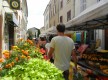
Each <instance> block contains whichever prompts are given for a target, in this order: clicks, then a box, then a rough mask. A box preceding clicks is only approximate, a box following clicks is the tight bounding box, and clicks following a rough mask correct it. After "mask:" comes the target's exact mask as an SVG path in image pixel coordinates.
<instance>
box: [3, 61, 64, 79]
mask: <svg viewBox="0 0 108 80" xmlns="http://www.w3.org/2000/svg"><path fill="white" fill-rule="evenodd" d="M1 80H64V78H63V75H62V71H60V70H58V69H57V68H56V67H55V66H54V65H53V64H52V63H50V62H48V61H45V60H41V59H30V60H29V62H28V63H24V64H23V65H16V66H15V67H14V68H13V69H12V70H10V71H9V73H8V76H5V77H2V79H1Z"/></svg>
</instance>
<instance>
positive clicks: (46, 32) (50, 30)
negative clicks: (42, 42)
mask: <svg viewBox="0 0 108 80" xmlns="http://www.w3.org/2000/svg"><path fill="white" fill-rule="evenodd" d="M44 33H45V34H57V30H56V27H55V26H52V27H51V28H49V29H47V30H46V31H44Z"/></svg>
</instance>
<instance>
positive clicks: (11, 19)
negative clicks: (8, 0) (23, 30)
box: [4, 7, 19, 27]
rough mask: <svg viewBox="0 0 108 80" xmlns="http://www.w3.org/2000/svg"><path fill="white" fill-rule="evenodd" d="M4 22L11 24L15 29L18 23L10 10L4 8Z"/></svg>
mask: <svg viewBox="0 0 108 80" xmlns="http://www.w3.org/2000/svg"><path fill="white" fill-rule="evenodd" d="M4 10H5V13H6V14H5V15H6V20H7V21H8V22H10V23H12V24H13V25H14V26H15V27H18V26H19V22H18V20H17V18H16V15H15V13H14V11H13V10H11V9H10V8H9V7H4Z"/></svg>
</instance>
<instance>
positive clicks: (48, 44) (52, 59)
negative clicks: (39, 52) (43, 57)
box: [45, 35, 54, 63]
mask: <svg viewBox="0 0 108 80" xmlns="http://www.w3.org/2000/svg"><path fill="white" fill-rule="evenodd" d="M52 38H53V35H49V37H48V43H46V45H45V48H46V53H47V56H48V52H49V50H50V42H51V39H52ZM50 62H51V63H54V53H53V55H52V57H51V58H50Z"/></svg>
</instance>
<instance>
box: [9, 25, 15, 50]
mask: <svg viewBox="0 0 108 80" xmlns="http://www.w3.org/2000/svg"><path fill="white" fill-rule="evenodd" d="M8 32H9V50H11V47H12V46H13V45H14V26H13V25H12V24H9V26H8Z"/></svg>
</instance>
